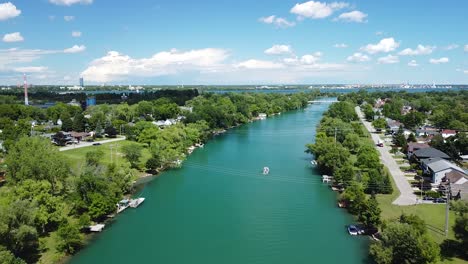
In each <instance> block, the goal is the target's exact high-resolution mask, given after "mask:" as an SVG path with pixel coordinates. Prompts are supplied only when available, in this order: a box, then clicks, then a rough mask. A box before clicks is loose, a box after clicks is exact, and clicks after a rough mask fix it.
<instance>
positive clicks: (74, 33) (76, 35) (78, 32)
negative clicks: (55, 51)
mask: <svg viewBox="0 0 468 264" xmlns="http://www.w3.org/2000/svg"><path fill="white" fill-rule="evenodd" d="M71 35H72V37H74V38H79V37H81V32H80V31H73V32H72V34H71Z"/></svg>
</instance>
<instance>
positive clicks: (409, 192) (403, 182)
mask: <svg viewBox="0 0 468 264" xmlns="http://www.w3.org/2000/svg"><path fill="white" fill-rule="evenodd" d="M356 113H357V114H358V116H359V119H360V120H361V122H362V123H363V124H364V126H365V127H366V129H367V131H369V133H370V134H371V136H372V140H373V141H374V143H375V144H377V143H378V142H379V139H380V137H379V135H378V134H375V133H373V132H374V128H373V127H372V124H371V123H370V122H367V121H366V120H365V118H364V114H363V113H362V111H361V108H360V107H359V106H356ZM375 146H376V148H377V150H378V151H379V153H380V159H381V160H382V162H383V164H384V165H385V166H386V167H387V168H388V170H389V171H390V174H391V175H392V177H393V180H394V181H395V184H396V186H397V187H398V190H399V191H400V196H399V197H398V198H397V199H396V200H395V201H393V204H396V205H414V204H416V202H417V199H416V198H417V197H416V195H415V194H414V193H413V189H412V188H411V185H410V184H409V182H408V180H407V179H406V177H405V175H404V174H403V172H402V171H401V170H400V167H399V166H400V165H398V164H397V163H396V161H395V159H394V158H393V157H392V155H391V154H390V148H389V147H387V146H385V145H384V146H383V147H377V145H375Z"/></svg>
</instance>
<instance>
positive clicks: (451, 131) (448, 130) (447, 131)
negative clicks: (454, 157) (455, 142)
mask: <svg viewBox="0 0 468 264" xmlns="http://www.w3.org/2000/svg"><path fill="white" fill-rule="evenodd" d="M442 134H453V135H455V134H457V131H455V130H451V129H444V130H442Z"/></svg>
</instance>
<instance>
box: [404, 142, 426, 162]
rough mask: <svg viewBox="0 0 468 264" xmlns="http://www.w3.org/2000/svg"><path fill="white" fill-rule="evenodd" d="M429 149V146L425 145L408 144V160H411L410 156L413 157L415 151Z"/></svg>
mask: <svg viewBox="0 0 468 264" xmlns="http://www.w3.org/2000/svg"><path fill="white" fill-rule="evenodd" d="M429 147H430V146H429V145H428V144H426V143H415V142H410V143H408V147H407V156H408V159H409V158H411V156H412V155H413V153H414V152H415V151H418V150H420V149H423V148H429Z"/></svg>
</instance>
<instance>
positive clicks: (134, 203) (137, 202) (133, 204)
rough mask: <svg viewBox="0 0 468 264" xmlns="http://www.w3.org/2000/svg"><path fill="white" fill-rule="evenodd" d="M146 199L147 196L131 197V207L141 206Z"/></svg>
mask: <svg viewBox="0 0 468 264" xmlns="http://www.w3.org/2000/svg"><path fill="white" fill-rule="evenodd" d="M144 201H145V198H143V197H140V198H136V199H131V200H130V203H129V204H130V207H132V208H137V207H138V206H140V204H142V203H143V202H144Z"/></svg>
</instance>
